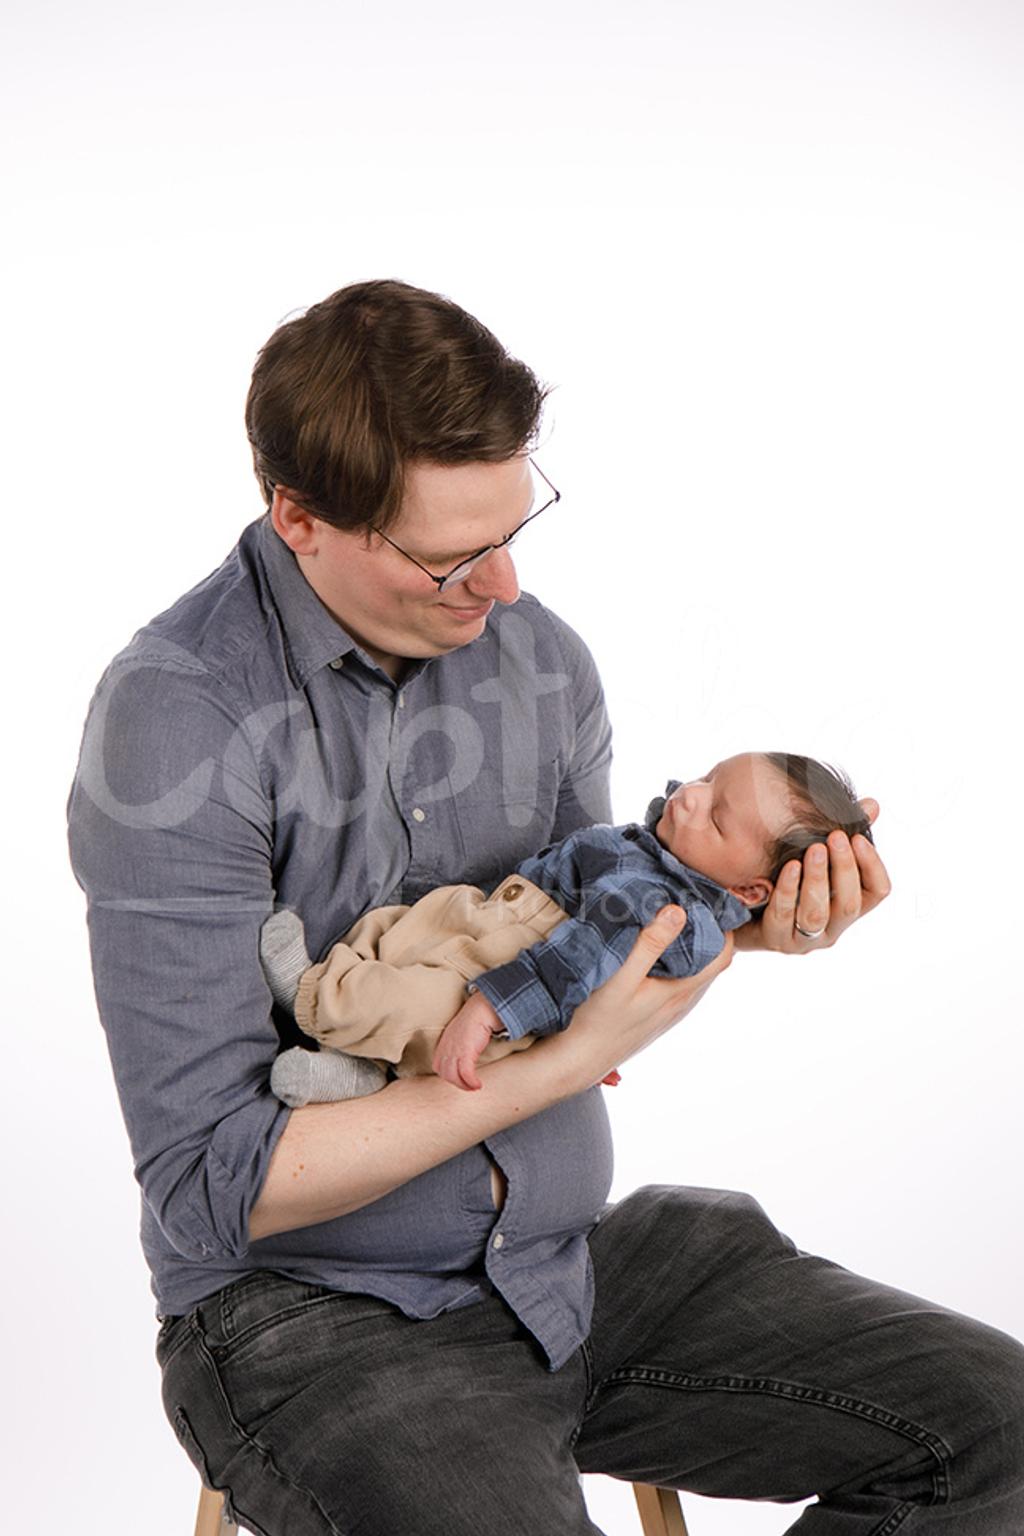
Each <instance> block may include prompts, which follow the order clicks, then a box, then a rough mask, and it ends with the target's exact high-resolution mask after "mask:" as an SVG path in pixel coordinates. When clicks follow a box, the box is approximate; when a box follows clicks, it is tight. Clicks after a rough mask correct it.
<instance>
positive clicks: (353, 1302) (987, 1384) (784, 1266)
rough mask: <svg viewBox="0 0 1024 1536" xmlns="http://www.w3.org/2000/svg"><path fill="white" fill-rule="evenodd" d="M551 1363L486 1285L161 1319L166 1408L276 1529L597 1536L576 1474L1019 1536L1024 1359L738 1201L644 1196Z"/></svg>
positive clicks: (833, 1521) (719, 1195) (191, 1442)
mask: <svg viewBox="0 0 1024 1536" xmlns="http://www.w3.org/2000/svg"><path fill="white" fill-rule="evenodd" d="M590 1246H591V1252H592V1254H593V1260H594V1268H595V1276H596V1285H597V1300H596V1307H595V1313H594V1321H593V1327H592V1330H591V1335H590V1338H589V1340H588V1341H587V1344H586V1345H585V1346H584V1347H583V1348H582V1349H580V1350H579V1351H577V1353H576V1355H575V1356H574V1357H573V1358H572V1359H571V1360H570V1361H569V1363H568V1364H567V1365H565V1366H564V1367H563V1369H562V1370H560V1371H557V1372H551V1371H549V1370H548V1369H547V1365H546V1362H545V1360H544V1358H543V1357H542V1355H541V1354H540V1352H539V1350H538V1349H537V1348H536V1346H535V1345H534V1343H533V1342H532V1340H531V1339H530V1337H529V1336H528V1335H527V1334H526V1333H525V1332H524V1331H523V1329H522V1328H521V1327H520V1325H519V1324H518V1323H517V1321H516V1319H515V1318H514V1317H513V1316H512V1315H511V1313H510V1312H509V1311H508V1309H507V1308H506V1307H505V1305H504V1303H503V1302H502V1301H501V1300H500V1298H498V1297H497V1296H494V1297H492V1298H490V1299H489V1300H487V1301H484V1302H481V1303H478V1304H476V1305H474V1306H470V1307H465V1308H462V1309H460V1310H457V1311H454V1312H449V1313H446V1314H443V1315H442V1316H440V1317H438V1318H435V1319H433V1320H432V1321H428V1322H414V1321H410V1320H409V1319H408V1318H405V1317H404V1316H403V1315H402V1314H401V1313H399V1312H397V1311H396V1310H395V1309H394V1308H393V1307H391V1306H390V1305H388V1304H387V1303H385V1302H380V1301H377V1300H375V1299H373V1298H372V1297H366V1296H352V1295H338V1294H336V1293H333V1292H330V1291H326V1290H324V1289H322V1288H321V1287H318V1286H309V1285H303V1284H300V1283H297V1282H295V1281H292V1280H287V1279H285V1278H283V1277H282V1276H280V1275H276V1274H273V1273H260V1274H255V1275H249V1276H246V1277H245V1278H244V1279H242V1280H239V1281H237V1282H235V1283H234V1284H233V1285H230V1286H228V1287H227V1288H226V1289H225V1290H223V1291H221V1292H220V1293H219V1294H218V1295H217V1296H214V1297H212V1298H211V1299H210V1300H208V1301H206V1302H204V1303H202V1305H200V1306H199V1307H198V1308H197V1309H196V1311H195V1312H193V1313H191V1314H190V1315H189V1316H188V1317H185V1318H179V1319H173V1320H171V1321H169V1322H166V1323H165V1324H164V1325H163V1328H162V1329H161V1334H160V1339H159V1344H158V1357H159V1359H160V1363H161V1365H162V1367H163V1372H164V1400H165V1404H166V1407H167V1411H168V1414H169V1416H170V1418H171V1422H172V1423H173V1425H174V1427H175V1430H176V1432H177V1434H178V1436H179V1439H180V1440H181V1442H182V1444H183V1445H184V1446H185V1449H186V1450H187V1451H188V1453H189V1455H190V1456H191V1457H192V1459H193V1461H194V1462H195V1464H196V1466H197V1467H198V1468H199V1470H200V1472H201V1473H202V1475H203V1477H204V1479H205V1480H206V1481H207V1482H208V1483H210V1484H212V1485H214V1486H216V1487H223V1488H227V1489H228V1490H229V1495H230V1502H231V1504H232V1506H233V1508H234V1510H235V1511H236V1513H237V1517H238V1519H239V1520H240V1521H241V1523H242V1524H243V1525H244V1526H247V1527H248V1528H250V1529H251V1530H253V1531H256V1532H259V1533H261V1536H328V1533H332V1536H395V1533H398V1532H402V1533H409V1536H478V1533H479V1532H480V1531H483V1530H486V1531H488V1532H491V1533H493V1536H582V1533H584V1532H590V1533H594V1532H595V1531H596V1530H597V1527H596V1526H595V1525H594V1524H593V1523H592V1522H591V1521H590V1519H589V1518H588V1516H587V1513H586V1509H585V1506H584V1503H583V1498H582V1495H581V1492H580V1487H579V1482H578V1477H577V1472H578V1471H580V1470H581V1471H585V1472H605V1473H610V1474H611V1475H612V1476H614V1477H621V1478H627V1479H633V1480H639V1481H644V1482H651V1483H661V1484H665V1485H668V1486H674V1487H677V1488H683V1489H687V1488H688V1489H692V1490H694V1491H695V1492H698V1493H704V1494H717V1495H720V1496H723V1497H729V1498H738V1499H775V1500H779V1501H782V1502H786V1501H796V1500H801V1499H806V1498H808V1497H810V1496H811V1495H814V1494H817V1495H818V1498H819V1502H818V1503H817V1504H816V1505H813V1506H811V1507H810V1508H808V1509H807V1510H805V1511H804V1512H803V1514H802V1515H801V1516H800V1518H799V1519H798V1520H797V1522H796V1525H795V1526H794V1527H793V1529H794V1530H797V1531H799V1532H800V1533H801V1536H893V1533H895V1532H897V1531H898V1532H899V1533H900V1536H940V1533H942V1536H1019V1533H1024V1350H1022V1348H1021V1346H1020V1345H1019V1344H1017V1343H1016V1342H1015V1341H1014V1340H1013V1339H1011V1338H1008V1337H1007V1336H1006V1335H1005V1334H1001V1333H998V1332H997V1331H996V1330H994V1329H992V1328H988V1327H985V1326H984V1325H983V1324H981V1323H977V1322H973V1321H972V1320H970V1319H969V1318H964V1317H960V1316H958V1315H957V1314H955V1313H952V1312H948V1311H944V1310H943V1309H942V1308H940V1307H937V1306H935V1305H934V1304H932V1303H931V1302H927V1301H922V1300H920V1299H919V1298H917V1297H914V1296H909V1295H906V1294H905V1293H903V1292H900V1291H894V1290H891V1289H888V1288H887V1287H884V1286H881V1285H878V1284H876V1283H875V1282H874V1281H870V1280H864V1279H862V1278H860V1277H859V1276H857V1275H853V1274H851V1273H849V1271H847V1270H844V1269H841V1268H840V1267H839V1266H838V1265H835V1264H831V1263H829V1262H828V1261H827V1260H825V1259H820V1258H815V1257H813V1256H812V1255H809V1254H804V1253H801V1252H800V1251H799V1250H798V1249H796V1248H795V1247H794V1246H793V1244H792V1243H791V1242H790V1241H789V1239H788V1238H787V1237H785V1236H783V1234H782V1233H780V1232H779V1231H777V1230H776V1228H775V1227H774V1226H772V1224H771V1222H770V1221H769V1220H768V1219H767V1217H766V1216H765V1214H764V1212H763V1211H762V1210H761V1208H760V1207H759V1206H758V1205H757V1203H756V1202H755V1201H753V1200H751V1199H750V1198H749V1197H747V1196H745V1195H736V1194H730V1193H724V1192H722V1191H720V1190H700V1189H659V1188H652V1189H643V1190H640V1191H638V1192H637V1193H636V1194H635V1195H632V1196H631V1197H630V1198H629V1199H627V1200H624V1201H622V1202H621V1203H620V1204H619V1205H618V1206H616V1207H614V1208H613V1209H612V1210H611V1211H609V1213H608V1214H607V1215H606V1216H605V1217H604V1218H603V1219H602V1221H601V1222H600V1223H599V1225H598V1226H597V1228H596V1229H595V1231H594V1233H593V1234H592V1237H591V1244H590Z"/></svg>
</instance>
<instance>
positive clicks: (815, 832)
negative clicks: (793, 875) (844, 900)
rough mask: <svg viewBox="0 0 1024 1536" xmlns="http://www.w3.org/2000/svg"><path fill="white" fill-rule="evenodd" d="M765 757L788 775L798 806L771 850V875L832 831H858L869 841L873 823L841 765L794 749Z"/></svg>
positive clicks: (775, 874) (871, 840) (772, 877)
mask: <svg viewBox="0 0 1024 1536" xmlns="http://www.w3.org/2000/svg"><path fill="white" fill-rule="evenodd" d="M764 755H765V758H766V760H767V761H768V762H769V763H771V765H772V767H773V768H775V769H777V770H778V772H779V773H781V774H782V775H783V776H784V778H785V779H786V782H787V784H788V785H789V791H790V794H791V795H792V797H793V801H794V805H795V808H796V818H795V820H794V821H793V822H792V824H791V825H790V826H788V827H786V828H785V830H784V831H783V832H782V833H781V835H780V836H779V837H778V838H776V840H775V842H774V843H772V844H771V846H770V847H769V850H768V862H769V866H770V871H771V879H772V881H775V880H777V879H778V878H779V875H780V874H781V873H782V868H783V865H785V864H788V863H789V860H790V859H802V858H803V856H804V854H805V853H806V852H807V849H808V848H810V847H811V845H812V843H823V842H824V841H825V839H826V838H827V837H828V834H829V833H830V832H845V833H846V835H847V837H853V836H855V835H856V834H857V833H858V832H859V833H860V835H861V837H866V838H867V840H868V842H869V843H873V842H874V838H873V837H872V836H871V823H870V822H869V821H868V818H867V817H866V816H865V814H864V809H863V807H862V806H861V804H860V801H859V800H858V799H857V795H856V792H855V790H854V787H853V785H852V784H851V782H850V780H849V778H848V777H847V776H846V774H845V773H844V772H843V771H842V769H841V768H832V767H830V766H829V764H828V763H819V762H816V761H815V759H814V758H813V757H800V756H798V755H797V754H796V753H795V752H766V753H765V754H764Z"/></svg>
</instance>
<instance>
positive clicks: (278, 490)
mask: <svg viewBox="0 0 1024 1536" xmlns="http://www.w3.org/2000/svg"><path fill="white" fill-rule="evenodd" d="M270 521H271V523H272V524H273V526H274V532H275V533H276V534H278V535H279V537H280V538H282V539H283V540H284V542H285V543H286V544H287V545H288V548H289V549H290V550H291V552H292V554H293V555H315V554H316V551H317V546H318V544H319V542H320V520H319V518H316V517H314V516H313V514H312V512H307V511H306V509H305V507H300V506H299V503H298V502H297V501H294V500H293V499H292V494H291V492H290V491H288V490H286V488H285V487H284V486H283V485H275V487H274V499H273V501H272V502H271V503H270Z"/></svg>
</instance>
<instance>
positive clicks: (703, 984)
mask: <svg viewBox="0 0 1024 1536" xmlns="http://www.w3.org/2000/svg"><path fill="white" fill-rule="evenodd" d="M685 921H686V915H685V913H684V912H682V911H681V910H680V909H679V908H678V907H667V908H665V909H664V910H663V911H662V912H661V913H659V914H658V916H657V917H656V918H655V919H654V921H653V922H651V923H648V924H647V926H646V927H645V928H643V929H642V930H641V932H640V934H639V936H638V938H637V941H636V943H635V944H634V945H633V948H632V950H631V951H630V954H629V957H628V958H627V960H626V961H625V963H624V964H623V965H622V967H621V968H620V969H619V971H618V972H616V974H615V975H614V976H612V977H611V979H610V980H609V981H606V982H605V984H604V985H603V986H602V987H599V988H598V989H597V991H596V992H595V993H594V994H593V996H592V997H590V998H588V1000H587V1001H586V1002H585V1003H584V1004H583V1005H582V1007H581V1008H579V1010H578V1011H577V1013H576V1016H575V1018H574V1020H573V1024H572V1027H571V1028H570V1029H567V1030H565V1031H563V1032H562V1033H561V1034H558V1035H552V1036H550V1037H549V1038H548V1039H546V1040H539V1041H538V1042H537V1044H536V1045H533V1046H531V1047H530V1049H529V1050H526V1051H520V1052H518V1053H516V1054H515V1055H512V1056H506V1057H504V1058H503V1059H502V1060H501V1061H495V1062H491V1063H490V1064H489V1065H488V1066H486V1067H484V1068H482V1070H481V1074H480V1076H481V1079H482V1081H483V1091H482V1092H480V1093H465V1092H463V1090H462V1089H461V1088H454V1087H452V1086H451V1084H449V1083H446V1082H444V1081H442V1080H441V1079H440V1078H437V1077H414V1078H403V1079H402V1080H400V1081H399V1082H396V1083H390V1084H389V1085H388V1087H387V1088H384V1089H382V1090H381V1092H380V1093H373V1094H368V1095H367V1096H366V1097H365V1098H362V1099H347V1100H344V1101H343V1102H341V1103H337V1104H310V1105H307V1106H306V1107H305V1108H304V1109H296V1110H293V1111H292V1114H291V1119H290V1120H289V1122H288V1125H287V1126H286V1127H285V1130H284V1133H283V1134H282V1136H281V1139H280V1141H279V1142H278V1144H277V1146H276V1148H275V1149H274V1154H273V1157H272V1158H271V1161H270V1169H269V1171H268V1173H267V1177H266V1180H265V1181H264V1185H263V1189H262V1191H261V1192H260V1196H259V1199H258V1200H257V1201H256V1204H255V1206H254V1207H253V1212H252V1216H251V1218H250V1222H249V1235H250V1238H252V1239H253V1240H255V1239H258V1238H261V1237H270V1236H272V1235H273V1234H274V1233H276V1232H289V1231H292V1230H293V1229H294V1228H296V1227H306V1226H313V1225H315V1224H316V1223H317V1222H321V1221H331V1220H332V1219H333V1218H334V1217H336V1216H344V1215H347V1214H348V1212H349V1211H356V1210H359V1208H360V1207H361V1206H364V1205H369V1204H370V1203H371V1202H372V1201H374V1200H379V1199H381V1197H382V1196H383V1195H386V1194H389V1193H390V1192H391V1190H393V1189H397V1188H398V1186H399V1185H400V1184H405V1183H407V1182H408V1180H409V1179H414V1178H416V1176H417V1175H418V1174H421V1173H424V1172H425V1171H426V1170H427V1169H428V1168H435V1167H437V1166H438V1164H440V1163H444V1162H447V1160H448V1158H450V1157H454V1156H455V1155H456V1154H457V1153H459V1152H464V1151H465V1150H466V1148H467V1147H472V1146H476V1144H477V1143H478V1142H481V1141H484V1140H485V1139H486V1138H487V1137H488V1136H492V1135H494V1133H495V1132H497V1131H501V1130H505V1129H507V1128H508V1127H509V1126H511V1125H517V1124H518V1123H519V1122H520V1121H521V1120H527V1119H529V1117H530V1116H531V1115H536V1114H539V1113H540V1111H541V1110H543V1109H548V1108H550V1106H551V1105H553V1104H557V1103H559V1102H560V1101H561V1100H563V1099H567V1098H570V1097H572V1095H573V1094H576V1093H582V1092H583V1090H584V1089H586V1088H589V1087H590V1086H591V1085H592V1084H594V1083H598V1082H600V1081H601V1079H602V1078H604V1077H605V1075H606V1074H607V1073H608V1072H610V1071H611V1070H612V1068H614V1067H616V1066H617V1065H618V1064H619V1063H620V1062H622V1061H625V1060H626V1059H627V1058H628V1057H630V1056H632V1055H633V1054H634V1053H635V1052H637V1051H640V1050H643V1048H644V1047H645V1046H646V1045H648V1044H649V1043H650V1042H651V1041H652V1040H654V1039H656V1038H657V1037H658V1035H660V1034H662V1033H664V1031H665V1030H666V1029H669V1028H670V1027H671V1026H672V1025H673V1024H674V1023H676V1022H678V1020H679V1019H681V1018H682V1017H683V1016H684V1015H685V1014H687V1013H688V1012H689V1011H690V1009H691V1008H694V1007H695V1006H696V1005H697V1003H699V1001H700V999H701V998H702V997H703V995H704V993H705V991H706V990H707V988H708V987H709V986H710V984H711V982H712V981H713V980H714V979H715V977H716V976H717V975H719V974H720V973H721V971H723V970H724V969H725V967H726V966H727V965H728V964H729V960H730V958H731V956H732V936H731V934H727V935H726V941H725V948H724V949H723V951H722V953H721V955H719V956H718V958H717V959H716V960H714V961H712V963H711V964H710V965H708V966H706V967H705V969H704V970H703V971H700V972H698V973H697V975H696V976H688V977H684V978H681V979H680V980H677V981H676V980H668V979H664V980H662V979H658V980H654V979H652V978H651V977H650V976H649V975H648V972H649V971H650V968H651V966H652V965H653V964H654V962H655V961H656V960H657V959H658V957H659V956H660V955H661V954H662V952H663V951H664V950H665V948H666V947H667V946H668V945H669V944H670V943H671V942H672V940H673V939H674V938H675V937H676V936H677V935H678V933H679V931H680V929H681V928H682V926H683V924H684V922H685Z"/></svg>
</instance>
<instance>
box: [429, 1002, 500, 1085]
mask: <svg viewBox="0 0 1024 1536" xmlns="http://www.w3.org/2000/svg"><path fill="white" fill-rule="evenodd" d="M501 1027H502V1024H501V1020H500V1019H499V1017H498V1015H497V1013H496V1012H495V1010H494V1008H493V1007H492V1005H491V1004H490V1003H489V1002H488V1001H487V999H486V997H484V995H483V993H482V992H473V993H471V994H470V996H469V997H467V999H466V1001H465V1002H464V1003H463V1005H462V1007H461V1008H460V1009H459V1011H458V1013H457V1014H456V1015H455V1017H454V1019H452V1021H451V1023H449V1024H446V1025H445V1028H444V1033H443V1034H442V1036H441V1038H440V1040H439V1041H438V1042H437V1050H436V1051H435V1052H434V1061H433V1067H434V1071H435V1072H436V1073H437V1075H438V1077H443V1078H444V1080H445V1082H446V1083H451V1084H452V1086H453V1087H455V1088H469V1089H477V1088H481V1087H482V1086H483V1084H482V1083H481V1081H480V1079H479V1077H478V1076H477V1070H476V1064H477V1062H478V1061H479V1060H480V1056H481V1054H482V1052H483V1051H484V1049H485V1048H486V1047H487V1046H488V1045H489V1044H490V1041H491V1038H492V1037H493V1036H494V1035H496V1034H497V1033H498V1031H499V1030H500V1029H501Z"/></svg>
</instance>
